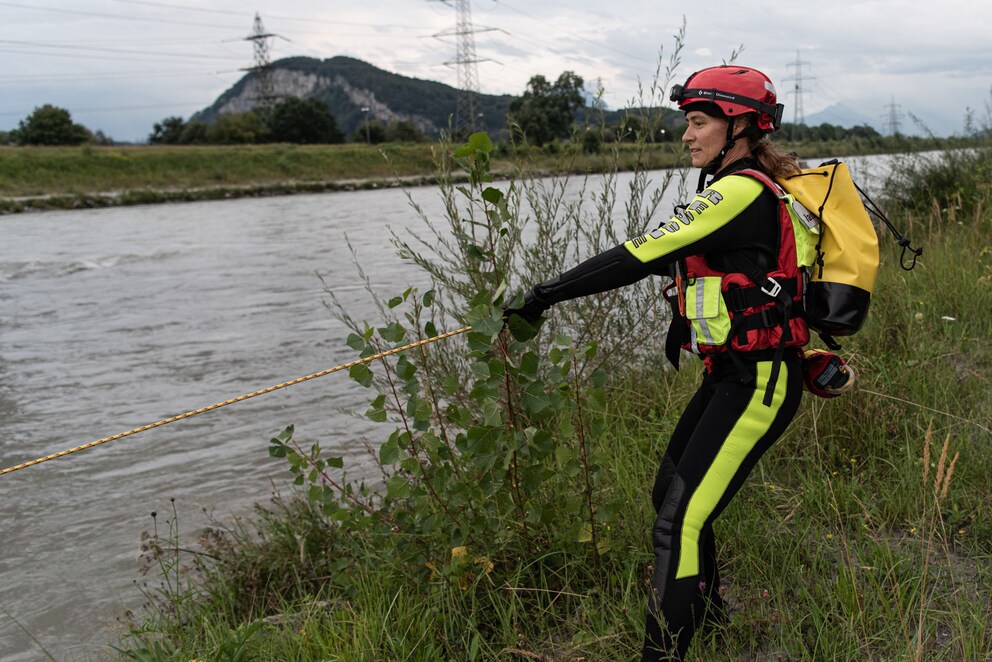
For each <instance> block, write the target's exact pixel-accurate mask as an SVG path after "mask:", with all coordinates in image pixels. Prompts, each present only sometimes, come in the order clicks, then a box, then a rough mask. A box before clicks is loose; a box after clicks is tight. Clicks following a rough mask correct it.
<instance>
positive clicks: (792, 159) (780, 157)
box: [742, 113, 800, 177]
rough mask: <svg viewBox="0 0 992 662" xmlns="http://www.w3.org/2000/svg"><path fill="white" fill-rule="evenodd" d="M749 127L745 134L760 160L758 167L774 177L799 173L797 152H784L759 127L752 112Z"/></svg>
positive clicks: (754, 153)
mask: <svg viewBox="0 0 992 662" xmlns="http://www.w3.org/2000/svg"><path fill="white" fill-rule="evenodd" d="M747 117H748V123H747V127H746V128H745V129H744V131H743V132H742V133H743V136H744V137H746V138H747V146H748V150H749V151H750V152H751V155H752V156H753V157H754V158H755V159H756V160H757V161H758V167H760V168H761V169H762V170H764V171H765V172H767V173H768V174H769V175H771V176H772V177H786V176H788V175H796V174H799V172H800V168H799V161H798V159H797V158H796V156H795V154H792V153H787V152H783V151H782V149H781V148H780V147H779V146H778V145H776V144H775V143H773V142H772V141H771V140H769V138H768V134H767V133H765V132H764V131H762V130H761V129H759V128H758V126H757V124H756V122H755V118H757V115H755V114H753V113H751V114H749V115H748V116H747Z"/></svg>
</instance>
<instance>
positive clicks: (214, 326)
mask: <svg viewBox="0 0 992 662" xmlns="http://www.w3.org/2000/svg"><path fill="white" fill-rule="evenodd" d="M658 176H659V177H660V174H659V175H658ZM629 181H630V180H629V175H624V176H621V177H620V180H619V182H618V185H617V190H618V191H621V192H622V191H626V190H627V186H628V183H629ZM689 181H692V182H694V181H695V179H694V176H690V180H689ZM595 188H596V185H595V184H594V185H593V186H592V187H591V188H590V190H591V191H592V192H595ZM410 195H411V196H412V197H413V199H414V200H415V201H416V202H417V204H418V205H420V206H421V207H422V208H423V209H424V210H425V213H426V214H427V215H428V216H429V217H431V218H438V219H439V218H441V214H442V209H443V207H442V203H441V201H440V199H439V196H438V192H437V189H435V188H432V187H425V188H419V189H414V190H413V191H411V192H410ZM617 208H618V209H622V204H620V205H618V207H617ZM670 208H671V204H670V201H668V202H666V204H665V205H663V207H662V210H663V211H667V210H668V209H670ZM421 226H422V222H421V221H420V219H419V218H418V216H417V215H416V214H415V213H414V212H413V210H412V209H411V206H410V202H409V200H408V199H407V197H406V195H405V194H404V192H403V191H401V190H398V189H384V190H379V191H358V192H351V193H333V194H323V195H299V196H289V197H277V198H265V199H241V200H230V201H216V202H201V203H189V204H175V205H159V206H142V207H121V208H113V209H102V210H86V211H67V212H47V213H43V214H22V215H17V216H8V217H0V238H2V239H0V469H3V468H7V467H11V466H14V465H16V464H19V463H21V462H25V461H29V460H32V459H35V458H39V457H42V456H45V455H48V454H50V453H54V452H58V451H62V450H66V449H68V448H73V447H75V446H78V445H80V444H84V443H87V442H90V441H93V440H96V439H101V438H104V437H106V436H108V435H112V434H116V433H119V432H123V431H126V430H130V429H131V428H134V427H138V426H141V425H144V424H148V423H152V422H154V421H158V420H160V419H163V418H167V417H170V416H173V415H177V414H181V413H183V412H185V411H188V410H192V409H196V408H199V407H202V406H206V405H210V404H214V403H217V402H221V401H224V400H227V399H229V398H232V397H235V396H239V395H241V394H244V393H248V392H251V391H254V390H257V389H260V388H263V387H267V386H270V385H272V384H277V383H281V382H283V381H286V380H288V379H292V378H295V377H300V376H303V375H307V374H310V373H313V372H316V371H318V370H322V369H325V368H328V367H332V366H335V365H338V364H340V363H343V362H345V361H350V360H353V359H354V358H355V357H354V354H353V352H352V351H351V350H350V349H348V347H347V345H346V344H345V337H346V336H347V333H348V331H347V329H346V328H345V326H344V325H343V324H342V323H341V322H339V321H338V320H337V319H335V317H334V316H333V315H332V314H331V313H330V312H329V311H328V310H327V309H326V308H325V307H324V305H323V302H324V301H325V300H326V298H327V295H326V292H325V291H324V286H323V284H322V283H321V280H320V279H319V278H318V276H317V273H318V272H319V273H320V274H321V276H322V277H323V278H324V280H325V282H326V283H327V284H328V286H329V287H330V288H331V289H333V291H334V292H335V294H336V296H337V297H338V298H339V300H340V301H341V302H342V303H343V304H344V305H345V306H346V307H347V308H348V310H349V312H350V313H351V315H352V316H353V317H354V318H355V319H358V320H363V319H368V320H371V321H375V320H376V319H377V316H376V313H375V310H374V308H373V306H372V305H371V300H370V297H369V295H368V294H367V293H366V292H365V291H364V289H363V286H362V284H361V283H360V282H359V281H358V279H357V278H356V277H355V274H356V269H355V266H354V264H353V261H352V254H351V252H350V251H349V249H348V247H347V244H346V240H345V237H346V236H347V237H348V239H349V240H350V241H351V243H352V245H353V246H354V248H355V251H356V254H357V255H358V257H359V259H360V260H361V262H362V264H363V266H364V268H365V270H366V272H367V273H368V274H369V276H370V278H371V280H372V283H373V285H374V286H375V288H376V289H378V290H380V291H381V292H382V293H383V294H388V295H393V294H398V293H399V292H401V291H402V290H403V289H405V287H406V286H407V285H411V284H412V285H418V286H420V287H421V288H425V287H426V286H427V284H428V281H427V279H426V276H425V275H424V274H423V273H422V272H420V271H419V270H417V269H416V268H414V267H412V266H411V265H409V264H406V263H404V262H402V261H400V260H399V259H397V257H396V255H395V251H394V249H393V247H392V245H391V244H390V243H389V233H388V229H387V228H389V227H393V228H396V229H402V228H412V229H414V230H416V229H418V228H420V229H422V227H421ZM366 405H367V391H365V390H364V389H362V388H361V387H359V386H358V385H356V384H354V383H353V382H352V381H351V380H349V379H348V378H347V376H346V375H343V374H341V375H332V376H329V377H324V378H322V379H318V380H314V381H310V382H306V383H304V384H299V385H296V386H293V387H290V388H288V389H284V390H281V391H277V392H274V393H271V394H268V395H265V396H261V397H258V398H254V399H251V400H247V401H245V402H240V403H238V404H234V405H231V406H230V407H225V408H223V409H219V410H216V411H212V412H210V413H207V414H203V415H200V416H196V417H193V418H190V419H187V420H183V421H180V422H177V423H174V424H171V425H167V426H164V427H160V428H157V429H154V430H150V431H147V432H143V433H140V434H138V435H134V436H131V437H128V438H125V439H122V440H120V441H115V442H112V443H108V444H105V445H102V446H99V447H97V448H93V449H90V450H86V451H84V452H81V453H77V454H73V455H68V456H66V457H63V458H60V459H56V460H52V461H49V462H45V463H43V464H39V465H36V466H32V467H28V468H26V469H22V470H19V471H16V472H13V473H9V474H6V475H3V476H0V522H2V523H0V577H2V579H0V659H2V660H5V661H7V662H27V661H29V660H37V659H42V658H44V657H45V656H46V654H47V655H48V656H51V657H52V658H54V659H57V660H90V659H106V657H107V653H108V648H107V645H108V644H110V643H113V642H114V641H115V634H114V632H115V631H117V630H119V626H118V625H117V621H116V619H117V617H118V616H119V615H120V614H121V613H123V612H124V611H125V610H126V609H134V608H137V607H139V606H140V605H141V604H142V602H143V598H142V595H141V593H140V591H139V590H138V589H137V588H136V587H135V585H134V583H135V582H136V581H138V580H140V579H141V578H140V577H139V572H138V570H139V565H140V564H139V546H140V542H139V536H140V534H141V533H142V532H143V531H148V530H151V528H152V524H153V522H152V517H151V513H152V512H153V511H155V512H157V513H159V516H158V524H159V528H160V530H161V529H163V528H164V527H165V526H166V525H165V520H166V519H167V518H171V517H172V512H173V511H172V509H173V507H174V508H175V510H176V512H177V513H178V522H179V525H180V529H181V530H182V531H183V532H184V535H195V531H196V530H197V529H198V527H202V526H203V525H205V524H207V523H208V522H209V519H210V518H211V517H212V518H215V519H216V520H218V521H220V522H221V523H228V522H230V520H231V518H233V517H235V516H243V515H246V514H250V512H251V509H252V505H253V504H255V503H259V502H264V501H266V500H267V499H269V498H270V497H271V496H272V493H273V490H280V491H284V492H285V491H288V490H289V489H290V487H289V486H290V482H291V480H290V479H291V476H290V475H289V474H288V472H287V470H286V468H285V464H284V462H282V461H280V460H274V459H271V458H270V457H269V456H268V451H267V448H268V439H269V438H270V437H272V436H273V435H275V434H276V433H278V432H280V431H281V430H282V429H283V428H284V427H285V426H286V425H288V424H291V423H292V424H294V425H295V426H296V432H297V436H298V438H300V439H301V440H302V441H304V442H306V443H310V442H312V441H317V440H319V441H320V443H321V445H322V446H323V447H324V448H325V449H327V450H328V451H329V452H330V453H332V454H340V455H343V456H345V457H346V458H347V459H346V462H347V464H348V466H349V467H353V468H355V469H353V470H355V471H357V472H360V471H361V470H362V468H363V467H364V468H367V467H368V466H369V464H368V462H367V460H366V459H365V451H364V449H363V441H364V440H368V441H369V442H372V443H375V442H376V441H378V440H379V439H381V435H382V431H381V430H376V429H374V428H373V427H372V424H371V423H369V422H367V421H366V420H365V419H363V418H362V417H360V416H357V415H355V414H354V413H351V412H352V410H359V411H363V410H364V409H365V406H366Z"/></svg>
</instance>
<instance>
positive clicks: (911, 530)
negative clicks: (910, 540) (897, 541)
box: [909, 526, 916, 536]
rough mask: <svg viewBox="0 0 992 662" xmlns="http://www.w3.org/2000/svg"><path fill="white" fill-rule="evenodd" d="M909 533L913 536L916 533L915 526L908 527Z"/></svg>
mask: <svg viewBox="0 0 992 662" xmlns="http://www.w3.org/2000/svg"><path fill="white" fill-rule="evenodd" d="M909 535H911V536H915V535H916V527H915V526H913V527H910V529H909Z"/></svg>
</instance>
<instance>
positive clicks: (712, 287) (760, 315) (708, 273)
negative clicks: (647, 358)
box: [665, 169, 809, 372]
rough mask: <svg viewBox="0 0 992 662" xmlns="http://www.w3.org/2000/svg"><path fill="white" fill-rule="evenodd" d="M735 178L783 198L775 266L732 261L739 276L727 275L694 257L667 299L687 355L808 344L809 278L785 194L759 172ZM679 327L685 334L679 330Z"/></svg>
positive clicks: (679, 272) (741, 259)
mask: <svg viewBox="0 0 992 662" xmlns="http://www.w3.org/2000/svg"><path fill="white" fill-rule="evenodd" d="M735 175H743V176H749V177H753V178H755V179H757V180H758V181H760V182H762V183H763V184H764V185H765V186H767V187H768V188H770V189H771V190H772V191H773V192H774V193H775V194H776V196H777V197H778V198H779V201H780V203H779V206H778V207H779V214H778V226H779V234H778V247H777V248H778V250H777V256H776V264H775V268H774V269H772V270H771V271H769V272H768V273H765V272H764V271H762V270H760V269H759V268H758V267H757V266H756V265H755V264H754V263H753V262H752V261H751V260H750V259H748V258H746V257H744V256H740V255H729V256H728V261H729V262H730V263H731V264H732V265H733V266H734V268H735V269H736V271H734V272H730V273H726V272H722V271H718V270H717V269H715V268H713V267H712V266H710V265H709V264H708V263H707V262H706V259H705V258H704V257H703V256H702V255H693V256H691V257H688V258H686V259H685V261H684V263H682V264H681V265H677V267H676V279H675V284H674V285H673V286H672V287H670V288H669V290H667V291H666V293H665V294H666V297H667V298H668V300H669V302H670V303H672V306H673V320H672V323H673V329H672V331H673V332H675V333H676V335H677V337H680V338H681V341H682V342H681V347H682V349H685V350H688V351H690V352H693V353H694V354H699V355H701V356H704V357H706V356H711V355H716V354H721V353H724V352H727V351H732V352H754V351H759V350H769V349H775V350H779V352H781V350H783V349H784V348H786V347H801V346H803V345H805V344H806V343H808V342H809V329H808V328H807V326H806V321H805V320H804V319H803V317H802V301H803V293H804V289H805V283H806V273H805V270H804V269H802V268H800V266H799V265H798V260H797V254H796V237H795V232H796V230H795V229H794V227H793V218H792V216H791V215H790V213H789V209H788V205H787V203H786V201H785V200H784V199H783V196H785V195H786V194H785V192H784V190H783V189H782V188H781V187H780V186H779V185H778V184H776V183H775V181H774V180H773V179H772V178H771V177H769V176H768V175H766V174H765V173H763V172H760V171H758V170H751V169H745V170H739V171H737V172H735V173H733V175H731V176H735ZM675 313H677V314H675ZM678 318H681V320H679V319H678ZM679 324H681V325H682V331H681V334H679V329H678V328H675V326H676V325H679ZM676 353H677V352H676ZM669 358H672V356H671V354H669ZM779 358H780V357H779ZM676 365H677V362H676ZM776 372H777V371H776Z"/></svg>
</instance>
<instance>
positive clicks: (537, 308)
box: [503, 290, 551, 340]
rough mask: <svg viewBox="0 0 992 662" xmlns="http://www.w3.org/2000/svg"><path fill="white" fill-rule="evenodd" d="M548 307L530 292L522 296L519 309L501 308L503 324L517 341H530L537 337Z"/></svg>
mask: <svg viewBox="0 0 992 662" xmlns="http://www.w3.org/2000/svg"><path fill="white" fill-rule="evenodd" d="M550 307H551V306H550V305H549V304H547V303H545V302H544V301H542V300H541V299H540V298H539V297H538V296H537V295H536V294H534V290H531V291H530V292H528V293H527V294H525V295H524V302H523V304H522V305H521V306H520V307H519V308H511V307H509V306H504V307H503V320H504V324H506V326H507V328H509V329H510V333H512V334H513V337H514V338H516V339H517V340H530V339H531V338H533V337H534V336H536V335H537V330H538V329H539V328H540V326H541V323H542V322H543V321H544V313H545V312H546V311H547V310H548V308H550Z"/></svg>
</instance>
